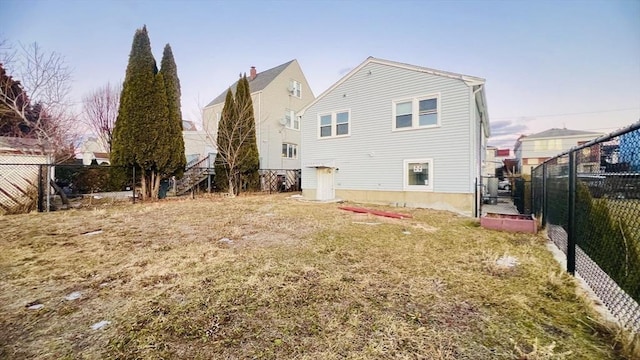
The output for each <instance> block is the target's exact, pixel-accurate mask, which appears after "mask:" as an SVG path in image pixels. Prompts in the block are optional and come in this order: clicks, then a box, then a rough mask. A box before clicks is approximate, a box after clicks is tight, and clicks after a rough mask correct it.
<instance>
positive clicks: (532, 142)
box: [513, 128, 604, 175]
mask: <svg viewBox="0 0 640 360" xmlns="http://www.w3.org/2000/svg"><path fill="white" fill-rule="evenodd" d="M602 135H604V134H603V133H598V132H591V131H582V130H569V129H555V128H554V129H549V130H545V131H543V132H539V133H537V134H533V135H528V136H524V135H523V136H520V137H519V138H518V140H516V144H515V146H514V149H513V150H514V153H515V156H516V160H517V162H518V165H517V172H519V173H520V174H523V175H531V169H533V168H535V167H536V166H538V165H540V164H542V163H543V162H545V161H546V160H547V159H549V158H552V157H554V156H556V155H559V154H560V153H562V152H565V151H567V150H569V149H571V148H572V147H574V146H578V145H582V144H584V143H586V142H589V141H591V140H593V139H595V138H597V137H599V136H602ZM592 149H593V152H594V154H591V153H589V154H584V156H587V157H588V159H586V161H581V162H580V164H579V168H578V171H579V172H589V173H592V172H598V171H599V170H600V159H599V156H598V155H597V154H596V153H598V154H599V147H598V148H597V149H596V147H594V148H592ZM589 151H591V150H589Z"/></svg>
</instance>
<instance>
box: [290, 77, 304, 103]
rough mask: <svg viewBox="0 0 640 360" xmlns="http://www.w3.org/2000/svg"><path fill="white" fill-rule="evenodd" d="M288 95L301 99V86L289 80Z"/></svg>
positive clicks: (297, 82)
mask: <svg viewBox="0 0 640 360" xmlns="http://www.w3.org/2000/svg"><path fill="white" fill-rule="evenodd" d="M289 93H290V94H291V95H293V96H295V97H297V98H300V99H302V84H301V83H300V82H299V81H296V80H291V81H290V82H289Z"/></svg>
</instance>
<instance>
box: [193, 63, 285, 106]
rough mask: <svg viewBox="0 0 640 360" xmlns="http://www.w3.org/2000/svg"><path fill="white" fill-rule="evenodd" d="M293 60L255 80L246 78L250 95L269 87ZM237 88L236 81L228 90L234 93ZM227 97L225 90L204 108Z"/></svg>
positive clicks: (265, 72)
mask: <svg viewBox="0 0 640 360" xmlns="http://www.w3.org/2000/svg"><path fill="white" fill-rule="evenodd" d="M294 61H295V59H294V60H291V61H288V62H286V63H284V64H282V65H278V66H276V67H274V68H271V69H268V70H265V71H263V72H259V73H258V74H257V75H256V77H255V79H253V80H251V79H250V78H247V80H249V89H250V93H254V92H256V91H260V90H263V89H264V88H266V87H267V85H269V84H270V83H271V82H272V81H273V79H275V78H276V77H277V76H278V75H280V73H281V72H282V71H284V69H286V68H287V66H289V65H290V64H291V63H292V62H294ZM237 86H238V82H237V81H236V82H235V83H233V85H231V86H230V89H231V91H232V92H233V93H235V92H236V87H237ZM226 96H227V90H225V91H223V92H222V94H220V95H218V96H216V98H215V99H213V100H212V101H211V102H210V103H209V104H207V106H205V107H209V106H213V105H216V104H221V103H223V102H224V99H225V97H226Z"/></svg>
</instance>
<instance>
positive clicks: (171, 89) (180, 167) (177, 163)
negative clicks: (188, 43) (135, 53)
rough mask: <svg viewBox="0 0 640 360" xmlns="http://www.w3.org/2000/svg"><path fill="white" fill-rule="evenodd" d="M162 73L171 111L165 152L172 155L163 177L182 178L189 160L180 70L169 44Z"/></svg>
mask: <svg viewBox="0 0 640 360" xmlns="http://www.w3.org/2000/svg"><path fill="white" fill-rule="evenodd" d="M160 73H161V74H162V75H163V77H164V87H165V91H166V94H167V105H168V111H169V118H168V121H169V126H168V129H167V133H166V134H165V135H164V136H163V140H162V141H163V143H164V146H165V148H164V150H165V151H168V152H169V154H170V157H169V161H168V163H167V166H166V167H165V168H164V169H162V170H163V175H165V176H172V175H176V176H178V177H180V176H182V173H183V172H184V167H185V166H186V164H187V159H186V157H185V154H184V139H183V138H182V113H181V111H180V79H178V68H177V66H176V62H175V60H174V58H173V52H172V51H171V46H170V45H169V44H167V45H166V46H165V47H164V52H163V53H162V61H161V62H160Z"/></svg>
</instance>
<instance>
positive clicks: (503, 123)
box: [491, 119, 532, 138]
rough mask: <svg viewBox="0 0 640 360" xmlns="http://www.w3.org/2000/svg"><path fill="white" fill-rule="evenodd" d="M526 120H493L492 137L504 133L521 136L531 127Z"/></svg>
mask: <svg viewBox="0 0 640 360" xmlns="http://www.w3.org/2000/svg"><path fill="white" fill-rule="evenodd" d="M527 120H529V119H527ZM531 120H532V119H531ZM524 122H525V119H517V120H499V121H492V122H491V137H492V138H493V137H499V136H504V135H512V136H516V135H517V136H520V135H521V134H523V133H526V132H527V130H529V127H528V126H527V125H526V124H525V123H524Z"/></svg>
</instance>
